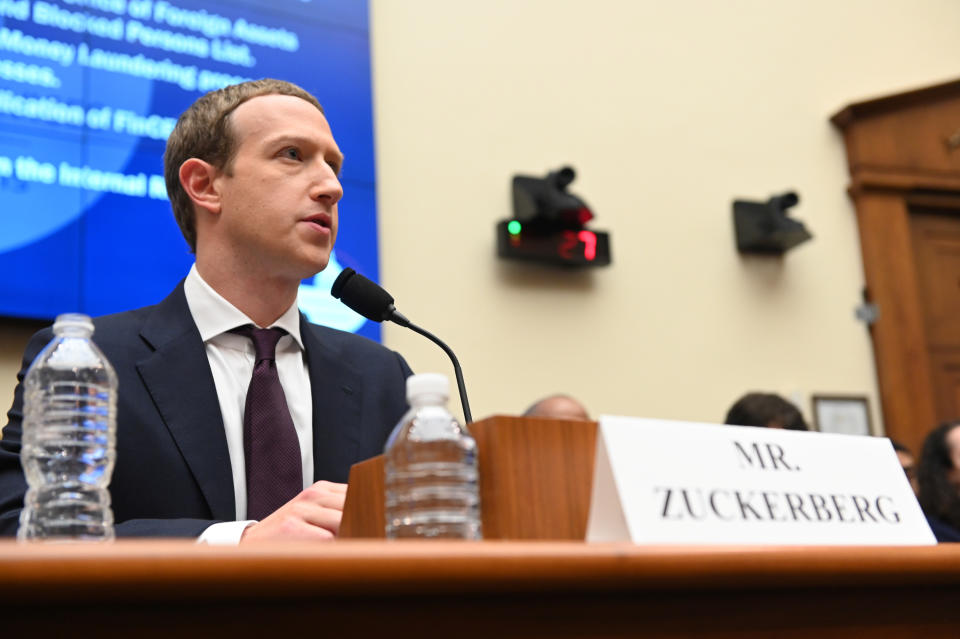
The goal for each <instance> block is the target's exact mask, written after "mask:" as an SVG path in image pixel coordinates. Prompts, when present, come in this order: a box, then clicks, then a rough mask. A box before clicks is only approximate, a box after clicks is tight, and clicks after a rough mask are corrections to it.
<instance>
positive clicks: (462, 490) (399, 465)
mask: <svg viewBox="0 0 960 639" xmlns="http://www.w3.org/2000/svg"><path fill="white" fill-rule="evenodd" d="M449 396H450V383H449V382H448V381H447V378H446V377H444V376H443V375H437V374H433V373H428V374H423V375H413V376H411V377H409V378H407V402H408V403H409V404H410V410H409V411H407V413H406V415H404V416H403V418H402V419H401V420H400V423H399V424H397V426H396V428H394V429H393V432H392V433H391V434H390V438H389V440H388V441H387V446H386V465H385V474H386V476H385V483H386V513H385V514H386V528H387V529H386V533H387V538H389V539H402V538H415V537H421V538H441V539H480V538H481V529H480V493H479V484H478V481H477V480H478V476H477V442H476V441H475V440H474V439H473V437H471V436H470V431H469V430H467V428H466V427H465V426H461V425H460V424H459V423H458V422H457V420H456V419H454V417H453V415H451V414H450V411H448V410H447V400H448V399H449Z"/></svg>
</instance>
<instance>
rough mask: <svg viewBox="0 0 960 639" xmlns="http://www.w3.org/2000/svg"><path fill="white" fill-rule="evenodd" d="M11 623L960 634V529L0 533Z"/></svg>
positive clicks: (622, 633) (439, 631) (357, 630)
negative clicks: (850, 538) (323, 536)
mask: <svg viewBox="0 0 960 639" xmlns="http://www.w3.org/2000/svg"><path fill="white" fill-rule="evenodd" d="M0 593H2V598H0V608H2V613H3V619H4V622H3V628H4V636H8V637H13V636H25V635H23V634H22V633H26V632H32V633H34V634H33V636H37V637H44V636H51V637H53V636H66V634H67V631H68V630H72V632H73V633H77V632H80V633H82V634H86V631H89V632H90V634H91V636H97V637H106V636H131V637H165V638H170V637H178V638H179V637H183V636H205V637H210V636H223V635H224V633H226V632H231V633H238V634H234V636H249V635H251V634H253V633H254V632H255V631H256V632H259V631H262V630H267V631H269V632H270V633H271V636H273V637H286V636H295V635H294V634H293V633H294V632H296V633H297V635H296V636H309V635H307V634H305V633H311V634H312V633H316V635H317V636H323V637H347V636H350V637H397V636H413V635H417V636H449V637H458V638H460V637H463V638H467V637H486V638H489V637H494V638H497V639H499V638H501V637H629V636H645V637H690V636H696V637H729V638H732V637H771V636H772V637H791V638H792V637H796V638H800V637H816V638H817V639H822V638H824V637H841V636H842V637H871V638H876V637H882V638H887V637H956V636H958V634H960V606H958V605H957V602H958V601H960V546H937V547H923V548H917V547H911V548H864V547H858V548H770V549H757V548H664V547H660V548H644V547H636V546H631V545H620V544H616V545H608V544H599V545H593V544H584V543H576V542H460V543H457V542H430V541H426V542H422V541H414V542H385V541H337V542H333V543H329V544H318V545H293V544H287V545H264V546H260V547H254V548H249V547H248V548H222V547H221V548H217V547H205V546H197V545H195V544H193V543H191V542H159V541H149V542H135V541H125V542H117V543H114V544H107V545H84V546H80V545H19V544H17V543H15V542H12V541H4V542H2V543H0Z"/></svg>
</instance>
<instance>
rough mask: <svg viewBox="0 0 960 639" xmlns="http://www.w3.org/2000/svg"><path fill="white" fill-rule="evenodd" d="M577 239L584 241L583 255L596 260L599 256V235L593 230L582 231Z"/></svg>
mask: <svg viewBox="0 0 960 639" xmlns="http://www.w3.org/2000/svg"><path fill="white" fill-rule="evenodd" d="M588 213H589V211H588ZM591 217H593V216H591ZM577 239H578V240H580V241H581V242H583V257H585V258H586V259H587V260H590V261H593V260H595V259H596V258H597V236H596V235H595V234H594V233H593V231H580V233H579V234H578V235H577Z"/></svg>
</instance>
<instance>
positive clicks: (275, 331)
mask: <svg viewBox="0 0 960 639" xmlns="http://www.w3.org/2000/svg"><path fill="white" fill-rule="evenodd" d="M230 332H231V333H236V334H237V335H243V336H244V337H248V338H250V340H251V341H252V342H253V350H254V351H255V352H256V354H257V362H261V361H263V360H265V359H269V360H272V359H274V358H275V357H276V352H277V342H279V341H280V338H281V337H283V336H284V335H286V334H287V332H286V331H285V330H283V329H282V328H257V327H255V326H249V325H247V326H239V327H237V328H235V329H233V330H231V331H230Z"/></svg>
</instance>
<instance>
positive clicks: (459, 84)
mask: <svg viewBox="0 0 960 639" xmlns="http://www.w3.org/2000/svg"><path fill="white" fill-rule="evenodd" d="M371 13H372V15H371V18H372V41H373V47H374V48H373V53H374V56H373V67H374V87H375V92H376V98H375V106H376V128H377V145H378V146H377V155H378V171H379V174H378V179H379V197H380V200H379V202H380V209H379V210H380V220H381V222H380V223H381V233H382V235H381V237H382V244H381V255H382V273H383V281H384V283H385V285H386V286H388V288H389V289H390V290H391V292H392V293H393V295H394V296H395V297H396V298H397V300H398V305H399V308H400V309H401V310H402V311H403V312H404V313H405V314H407V316H409V317H410V318H411V319H413V320H414V321H417V320H420V321H421V322H422V323H423V324H424V325H427V326H429V327H430V328H431V329H432V330H434V331H435V332H436V333H437V334H439V335H440V336H442V337H443V338H445V339H446V340H448V341H449V343H450V344H451V345H453V347H454V348H455V350H456V351H457V352H458V354H459V355H460V358H461V361H462V363H463V366H464V372H465V375H466V378H467V383H468V386H469V389H470V394H471V395H470V396H471V400H472V408H473V412H474V415H475V416H484V415H488V414H491V413H496V412H505V413H516V412H518V411H521V410H523V409H524V407H525V406H526V405H527V404H528V403H529V402H530V401H531V400H532V399H534V398H536V397H537V396H540V395H543V394H546V393H549V392H552V391H557V390H564V391H568V392H571V393H573V394H575V395H576V396H578V397H581V398H582V399H583V400H584V401H585V402H586V404H587V405H588V407H589V408H590V409H591V411H593V412H595V413H600V412H607V413H616V414H629V415H642V416H651V417H663V418H679V419H692V420H704V421H719V420H722V418H723V415H724V413H725V411H726V409H727V408H728V406H729V404H730V403H731V402H732V401H733V400H734V399H735V398H736V397H737V396H739V395H740V394H741V393H743V392H744V391H746V390H749V389H770V390H774V391H779V392H782V393H784V394H786V395H787V396H788V397H791V398H793V399H795V400H797V401H799V402H800V403H801V404H802V408H804V410H805V412H806V413H807V414H809V396H810V394H813V393H855V394H866V395H869V396H870V398H871V402H872V404H873V407H874V410H875V413H876V407H877V402H876V399H877V395H876V393H877V391H876V382H875V372H874V365H873V361H872V351H871V348H870V343H869V339H868V336H867V332H866V330H865V328H864V327H863V325H862V324H860V323H858V322H856V321H855V320H854V316H853V309H854V307H855V306H856V305H857V303H858V302H859V295H860V289H861V286H862V284H863V275H862V267H861V262H860V255H859V246H858V240H857V235H856V224H855V219H854V214H853V209H852V206H851V203H850V201H849V200H848V199H847V197H846V195H845V187H846V184H847V180H846V166H845V160H844V155H843V148H842V143H841V140H840V137H839V135H838V134H837V133H836V132H835V131H834V130H833V129H832V127H831V126H830V124H829V123H828V118H829V116H830V115H831V114H832V113H834V112H835V111H836V110H838V109H839V108H840V107H842V106H843V105H845V104H846V103H848V102H850V101H854V100H859V99H864V98H867V97H873V96H876V95H882V94H887V93H891V92H896V91H899V90H903V89H907V88H912V87H916V86H922V85H926V84H932V83H936V82H940V81H944V80H949V79H953V78H955V77H957V75H958V74H960V68H958V66H957V64H956V60H958V59H960V39H958V38H957V37H956V25H957V24H960V3H957V2H954V1H952V0H922V1H916V0H879V1H878V0H813V1H804V2H793V1H786V0H754V1H747V0H724V1H708V0H672V1H670V2H663V1H661V0H656V1H654V0H621V1H614V0H594V1H589V2H588V1H586V0H576V1H574V0H567V1H558V0H461V1H458V2H449V1H448V0H403V1H400V0H373V2H372V12H371ZM564 163H570V164H571V165H573V166H574V167H575V168H576V169H577V171H578V178H577V180H576V182H574V184H573V186H572V187H571V190H573V191H574V192H575V193H578V194H580V195H582V196H583V197H584V198H585V199H586V200H587V202H588V203H590V204H591V205H592V206H593V208H594V210H595V211H596V213H597V214H598V218H597V220H596V221H595V224H596V227H597V228H600V229H605V230H609V231H610V232H611V233H612V241H613V255H614V264H613V266H612V267H610V268H606V269H598V270H596V271H595V272H591V273H582V274H577V273H563V272H554V271H548V270H544V269H537V268H526V267H522V266H516V267H515V266H512V265H508V264H504V263H502V262H500V261H498V260H497V259H496V258H495V257H494V248H493V241H494V239H493V238H494V236H493V227H494V223H495V222H496V221H497V220H499V219H501V218H504V217H507V216H508V215H509V213H510V200H509V182H510V178H511V176H512V175H513V174H515V173H532V174H538V173H541V174H542V173H544V172H546V171H547V170H549V169H554V168H557V167H558V166H560V165H562V164H564ZM788 188H793V189H796V190H797V191H798V192H799V193H800V195H801V199H802V201H801V204H800V205H799V206H798V207H797V208H796V209H795V210H794V211H795V213H794V215H795V216H796V217H797V218H799V219H801V220H803V221H804V222H805V223H806V224H807V226H808V228H810V229H811V230H812V232H813V234H814V236H815V239H814V240H813V241H812V242H809V243H807V244H805V245H803V246H801V247H799V248H797V249H796V250H794V251H793V252H791V253H789V254H788V255H787V256H786V257H785V259H783V260H782V261H779V260H776V259H756V258H754V259H743V258H741V257H739V256H738V254H737V252H736V250H735V248H734V243H733V230H732V223H731V212H730V203H731V200H733V199H734V198H735V197H749V198H756V199H764V198H766V197H767V196H769V195H770V194H772V193H776V192H779V191H782V190H784V189H788ZM385 341H386V342H387V344H389V345H390V346H392V347H395V348H397V349H399V350H400V351H402V352H403V353H404V354H405V355H406V356H407V357H408V359H409V360H410V362H411V364H412V366H413V367H414V368H415V369H416V370H420V371H427V370H437V371H442V372H447V371H449V366H448V364H447V363H446V361H444V358H443V356H442V354H440V353H439V352H438V351H437V350H435V348H434V347H433V346H432V345H430V344H428V343H425V342H424V341H423V340H421V339H420V338H419V337H417V336H415V335H412V334H409V333H407V332H404V331H403V330H402V329H399V328H388V329H387V330H386V331H385Z"/></svg>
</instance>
